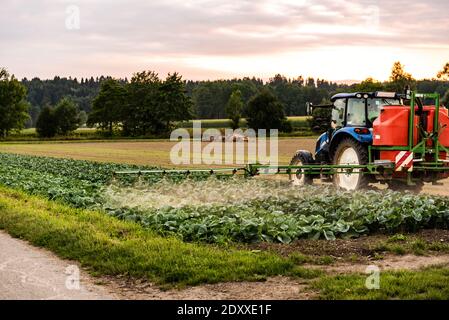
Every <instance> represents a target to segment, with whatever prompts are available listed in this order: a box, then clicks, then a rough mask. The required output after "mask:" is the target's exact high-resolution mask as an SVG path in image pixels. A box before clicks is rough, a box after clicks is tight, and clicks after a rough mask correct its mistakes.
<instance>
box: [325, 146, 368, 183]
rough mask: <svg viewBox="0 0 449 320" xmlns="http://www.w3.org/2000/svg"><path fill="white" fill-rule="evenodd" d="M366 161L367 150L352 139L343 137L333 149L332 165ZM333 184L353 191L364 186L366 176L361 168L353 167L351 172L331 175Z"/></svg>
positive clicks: (360, 163)
mask: <svg viewBox="0 0 449 320" xmlns="http://www.w3.org/2000/svg"><path fill="white" fill-rule="evenodd" d="M367 163H368V150H367V148H366V147H365V146H363V145H362V144H360V143H358V142H357V141H355V140H354V139H351V138H345V139H343V140H342V141H341V142H340V143H339V144H338V146H337V148H336V149H335V152H334V155H333V164H334V165H364V164H367ZM333 180H334V185H335V186H336V187H337V188H339V189H343V190H347V191H353V190H359V189H362V188H365V187H366V186H367V185H368V177H367V175H366V174H363V170H361V169H354V170H353V171H352V173H338V174H334V177H333Z"/></svg>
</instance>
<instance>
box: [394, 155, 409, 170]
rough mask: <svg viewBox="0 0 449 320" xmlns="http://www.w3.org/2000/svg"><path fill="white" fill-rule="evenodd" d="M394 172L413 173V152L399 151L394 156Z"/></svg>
mask: <svg viewBox="0 0 449 320" xmlns="http://www.w3.org/2000/svg"><path fill="white" fill-rule="evenodd" d="M395 171H408V172H411V171H413V152H410V151H401V152H399V153H398V154H397V155H396V166H395Z"/></svg>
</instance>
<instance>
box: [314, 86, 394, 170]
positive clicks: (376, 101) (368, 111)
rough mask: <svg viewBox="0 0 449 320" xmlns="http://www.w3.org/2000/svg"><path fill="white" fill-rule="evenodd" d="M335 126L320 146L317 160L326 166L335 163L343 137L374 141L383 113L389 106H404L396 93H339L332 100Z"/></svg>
mask: <svg viewBox="0 0 449 320" xmlns="http://www.w3.org/2000/svg"><path fill="white" fill-rule="evenodd" d="M331 102H332V104H331V105H327V106H318V107H326V108H331V109H332V112H331V123H330V128H329V130H328V131H327V132H325V133H323V134H322V135H321V136H320V137H319V139H318V141H317V144H316V149H315V158H316V159H317V160H318V161H319V162H322V163H329V162H331V161H332V155H333V152H334V151H335V147H336V145H337V144H338V142H339V141H340V140H341V138H343V137H347V136H350V137H352V138H353V139H355V140H356V141H358V142H360V143H362V144H371V143H372V141H373V137H372V127H373V123H374V121H375V120H376V119H377V118H378V117H379V115H380V112H381V109H382V108H383V107H384V106H387V105H403V100H402V99H401V98H400V96H399V95H397V94H396V93H394V92H371V93H363V92H358V93H339V94H336V95H334V96H333V97H332V98H331Z"/></svg>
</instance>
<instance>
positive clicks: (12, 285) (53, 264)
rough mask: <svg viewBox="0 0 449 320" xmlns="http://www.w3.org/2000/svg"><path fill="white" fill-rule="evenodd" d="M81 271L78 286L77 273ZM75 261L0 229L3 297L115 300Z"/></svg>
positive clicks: (1, 289)
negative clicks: (32, 244) (37, 246)
mask: <svg viewBox="0 0 449 320" xmlns="http://www.w3.org/2000/svg"><path fill="white" fill-rule="evenodd" d="M78 273H79V286H77V284H78V281H76V280H77V278H78V277H77V274H78ZM114 298H115V296H114V295H111V294H110V293H109V292H108V291H107V290H106V289H104V288H103V287H101V286H97V285H95V284H94V279H92V277H90V276H88V275H87V274H86V273H85V272H84V271H82V270H81V271H80V269H79V268H78V266H77V265H76V264H75V263H71V262H67V261H64V260H61V259H59V258H58V257H56V256H55V255H53V254H52V253H50V252H48V251H46V250H42V249H39V248H35V247H32V246H30V245H29V244H27V243H26V242H24V241H22V240H18V239H14V238H12V237H10V236H9V235H8V234H6V233H5V232H3V231H0V300H5V299H8V300H16V299H20V300H22V299H26V300H38V299H40V300H42V299H59V300H72V299H73V300H97V299H114Z"/></svg>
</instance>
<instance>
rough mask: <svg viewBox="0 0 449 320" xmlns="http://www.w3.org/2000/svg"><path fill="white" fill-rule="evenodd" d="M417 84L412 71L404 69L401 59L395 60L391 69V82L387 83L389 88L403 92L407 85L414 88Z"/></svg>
mask: <svg viewBox="0 0 449 320" xmlns="http://www.w3.org/2000/svg"><path fill="white" fill-rule="evenodd" d="M415 84H416V80H415V79H414V78H413V77H412V75H411V74H410V73H407V72H406V71H405V70H404V66H403V65H402V64H401V63H400V62H399V61H397V62H395V63H394V64H393V68H392V70H391V76H390V83H388V84H387V88H388V89H389V90H393V91H396V92H403V91H404V89H405V88H406V87H407V86H410V87H411V88H414V87H415Z"/></svg>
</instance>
